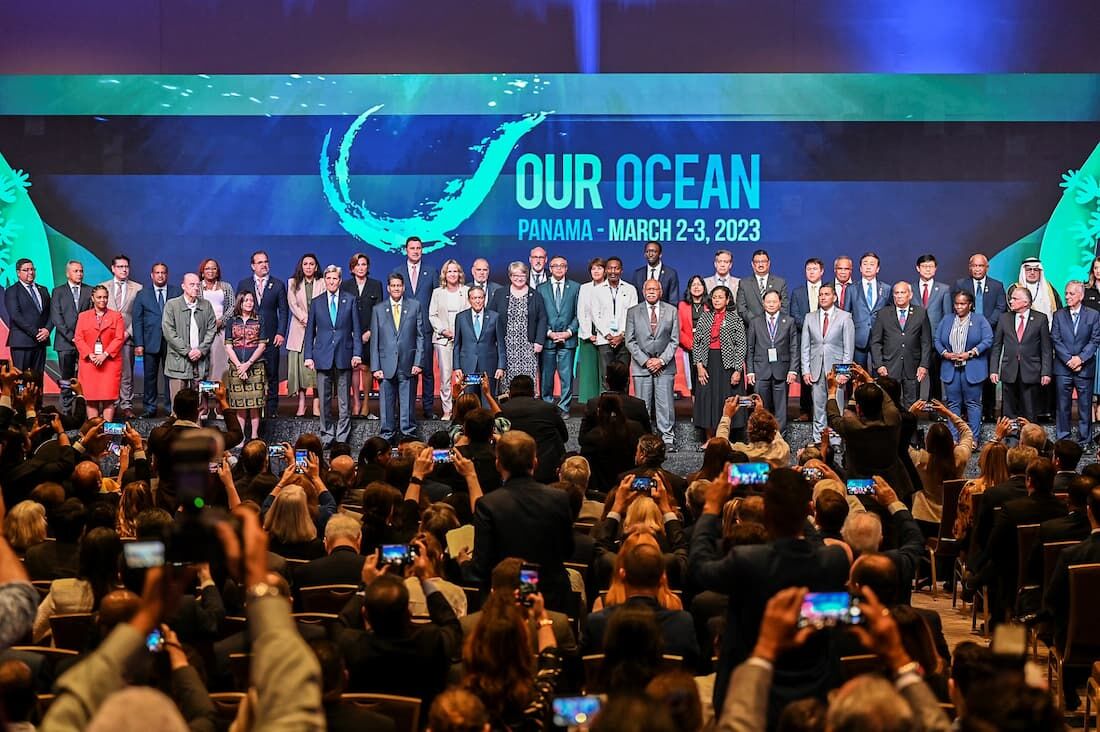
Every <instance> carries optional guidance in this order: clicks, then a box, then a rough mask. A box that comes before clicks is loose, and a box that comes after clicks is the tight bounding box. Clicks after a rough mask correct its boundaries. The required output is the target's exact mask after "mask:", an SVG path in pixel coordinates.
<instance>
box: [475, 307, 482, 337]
mask: <svg viewBox="0 0 1100 732" xmlns="http://www.w3.org/2000/svg"><path fill="white" fill-rule="evenodd" d="M474 338H477V339H478V340H479V341H480V340H481V313H474Z"/></svg>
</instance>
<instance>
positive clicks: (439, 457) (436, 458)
mask: <svg viewBox="0 0 1100 732" xmlns="http://www.w3.org/2000/svg"><path fill="white" fill-rule="evenodd" d="M432 462H433V463H449V462H451V451H450V450H432Z"/></svg>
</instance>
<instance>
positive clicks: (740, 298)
mask: <svg viewBox="0 0 1100 732" xmlns="http://www.w3.org/2000/svg"><path fill="white" fill-rule="evenodd" d="M771 268H772V260H771V257H769V256H768V253H767V252H766V251H764V250H763V249H757V250H756V251H755V252H753V253H752V276H751V277H743V278H741V282H740V285H739V287H738V288H737V314H738V315H740V316H741V319H742V320H744V321H745V322H746V323H747V322H749V321H750V320H752V319H753V318H759V317H760V316H761V315H763V314H764V293H765V292H767V291H768V290H775V291H776V292H778V293H779V301H780V306H779V307H780V309H781V310H782V311H783V314H784V315H786V314H787V313H789V312H790V311H791V303H790V301H789V300H788V298H787V281H786V280H785V279H783V278H782V277H776V276H775V275H773V274H772V273H771Z"/></svg>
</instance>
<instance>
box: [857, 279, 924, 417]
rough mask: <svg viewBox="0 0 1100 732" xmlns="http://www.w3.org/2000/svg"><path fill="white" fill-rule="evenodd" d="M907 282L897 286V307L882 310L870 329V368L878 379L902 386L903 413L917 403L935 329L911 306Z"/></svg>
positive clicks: (920, 312)
mask: <svg viewBox="0 0 1100 732" xmlns="http://www.w3.org/2000/svg"><path fill="white" fill-rule="evenodd" d="M912 299H913V290H912V288H911V287H910V286H909V283H908V282H898V283H897V284H895V285H894V307H892V308H883V309H882V310H881V311H879V314H878V317H877V318H875V324H874V325H872V326H871V344H870V345H871V367H872V368H873V369H874V373H875V374H876V375H878V376H890V377H893V378H894V379H897V381H898V383H900V384H901V404H899V405H898V406H899V407H900V408H901V409H908V408H909V407H910V406H912V404H913V402H915V401H916V400H917V394H918V392H919V389H920V385H921V384H923V383H924V382H925V381H927V380H928V370H929V366H930V364H931V362H932V329H931V324H930V322H929V319H928V313H927V311H925V310H924V308H922V307H921V306H920V305H917V304H915V303H913V302H912Z"/></svg>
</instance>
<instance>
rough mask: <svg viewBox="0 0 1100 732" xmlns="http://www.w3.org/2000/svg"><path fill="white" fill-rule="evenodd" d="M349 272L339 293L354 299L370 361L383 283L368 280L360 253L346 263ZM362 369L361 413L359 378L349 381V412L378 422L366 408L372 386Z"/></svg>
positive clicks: (367, 259) (368, 369) (367, 367)
mask: <svg viewBox="0 0 1100 732" xmlns="http://www.w3.org/2000/svg"><path fill="white" fill-rule="evenodd" d="M348 268H349V269H350V270H351V277H348V278H347V279H346V280H344V281H343V282H341V283H340V291H341V292H346V293H348V294H349V295H352V296H353V297H354V298H355V307H356V309H357V310H358V311H359V327H360V328H362V329H363V332H362V333H361V334H360V340H362V341H363V356H364V358H366V359H368V360H369V356H370V346H369V344H370V337H371V332H370V321H371V314H372V313H373V312H374V306H375V305H377V304H378V303H380V302H382V283H381V282H379V281H378V280H376V279H374V278H373V277H371V276H370V257H368V256H367V255H366V254H364V253H362V252H356V253H355V254H353V255H351V259H350V260H348ZM361 369H362V371H363V372H364V375H365V376H366V384H364V386H363V391H364V394H363V405H362V411H360V410H359V409H357V408H356V404H358V402H359V399H358V396H359V379H358V377H356V378H353V379H352V380H351V390H352V394H353V395H354V397H353V399H352V402H353V403H352V411H353V412H359V413H360V414H366V415H367V418H368V419H377V417H376V416H375V415H373V414H370V413H369V409H368V407H367V405H368V402H369V392H370V391H371V389H372V383H373V382H372V377H371V375H370V372H371V365H370V363H369V362H367V361H364V363H363V365H362V366H361ZM358 373H359V371H356V374H358Z"/></svg>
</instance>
